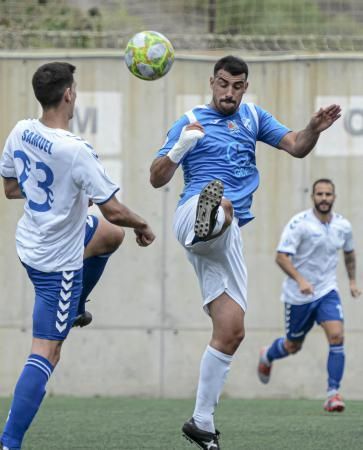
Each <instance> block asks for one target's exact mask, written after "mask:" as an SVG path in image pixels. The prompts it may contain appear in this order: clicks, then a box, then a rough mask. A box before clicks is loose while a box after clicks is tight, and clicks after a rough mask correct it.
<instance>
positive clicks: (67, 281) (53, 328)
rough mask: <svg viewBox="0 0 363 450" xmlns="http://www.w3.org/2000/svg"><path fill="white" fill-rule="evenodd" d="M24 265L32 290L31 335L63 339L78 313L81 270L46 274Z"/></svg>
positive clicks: (55, 339)
mask: <svg viewBox="0 0 363 450" xmlns="http://www.w3.org/2000/svg"><path fill="white" fill-rule="evenodd" d="M24 266H25V268H26V270H27V273H28V276H29V278H30V280H31V281H32V283H33V285H34V290H35V301H34V308H33V337H34V338H37V339H44V340H50V341H63V340H64V339H66V337H67V335H68V333H69V331H70V329H71V327H72V325H73V322H74V319H75V317H76V314H77V309H78V302H79V298H80V295H81V289H82V269H80V270H73V271H63V272H50V273H47V272H40V271H38V270H36V269H33V268H32V267H29V266H27V265H25V264H24Z"/></svg>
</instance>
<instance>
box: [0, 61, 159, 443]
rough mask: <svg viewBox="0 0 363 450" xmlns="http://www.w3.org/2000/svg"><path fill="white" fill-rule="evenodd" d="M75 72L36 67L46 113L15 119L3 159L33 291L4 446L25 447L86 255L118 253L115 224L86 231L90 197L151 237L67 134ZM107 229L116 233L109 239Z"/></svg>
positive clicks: (119, 221)
mask: <svg viewBox="0 0 363 450" xmlns="http://www.w3.org/2000/svg"><path fill="white" fill-rule="evenodd" d="M74 71H75V66H73V65H71V64H68V63H62V62H54V63H49V64H45V65H43V66H41V67H39V68H38V70H37V71H36V72H35V74H34V75H33V80H32V82H33V89H34V93H35V97H36V98H37V100H38V101H39V102H40V104H41V106H42V109H43V113H42V116H41V118H40V119H39V120H37V119H29V120H22V121H20V122H18V123H17V124H16V126H15V127H14V129H13V130H12V132H11V133H10V135H9V137H8V139H7V141H6V144H5V148H4V151H3V155H2V158H1V162H0V170H1V175H2V176H3V177H4V189H5V194H6V196H7V197H8V198H11V199H14V198H25V205H24V215H23V216H22V217H21V219H20V220H19V222H18V226H17V230H16V246H17V252H18V255H19V258H20V260H21V262H22V264H23V266H24V267H25V269H26V270H27V273H28V276H29V278H30V279H31V281H32V283H33V285H34V289H35V303H34V310H33V339H32V346H31V355H30V356H29V357H28V359H27V361H26V363H25V366H24V369H23V371H22V373H21V375H20V378H19V379H18V382H17V384H16V387H15V391H14V396H13V400H12V404H11V409H10V412H9V416H8V419H7V422H6V424H5V427H4V429H3V433H2V436H1V438H0V441H1V444H0V447H1V448H3V449H20V448H21V445H22V440H23V437H24V434H25V432H26V430H27V429H28V427H29V425H30V424H31V422H32V420H33V418H34V416H35V414H36V412H37V410H38V408H39V406H40V404H41V402H42V399H43V397H44V395H45V387H46V384H47V382H48V380H49V378H50V376H51V374H52V372H53V370H54V368H55V366H56V365H57V363H58V361H59V359H60V352H61V347H62V343H63V341H64V339H65V338H66V337H67V335H68V332H69V330H70V328H71V327H72V325H73V323H74V320H75V318H76V315H77V313H78V304H79V299H80V296H81V290H82V268H83V257H84V256H85V257H86V258H92V257H93V256H95V255H98V254H102V252H103V253H107V252H110V251H113V250H114V249H115V248H116V247H117V246H118V245H119V244H120V242H121V241H122V239H123V230H122V229H121V232H120V233H119V234H118V235H117V233H115V230H114V228H112V225H111V224H108V223H107V222H106V221H101V222H100V223H99V224H98V223H97V220H94V218H92V216H91V217H89V218H88V224H87V227H88V228H87V230H86V220H87V208H88V202H89V200H90V201H92V202H94V203H95V204H97V205H98V207H99V208H100V210H101V212H102V214H103V216H104V217H105V218H106V219H107V221H109V222H111V223H113V224H115V225H117V226H119V227H122V226H126V227H131V228H133V229H134V231H135V233H136V241H137V243H138V244H139V245H140V246H142V247H145V246H147V245H149V244H151V243H152V242H153V240H154V234H153V232H152V230H151V229H150V227H149V225H148V224H147V223H146V221H145V220H144V219H142V218H141V217H140V216H138V215H137V214H135V213H134V212H132V211H131V210H130V209H129V208H127V207H126V206H125V205H123V204H121V203H120V202H119V201H118V200H117V199H116V197H115V193H116V192H117V191H118V189H119V188H118V187H117V186H116V185H115V184H114V183H113V182H112V181H111V180H110V179H109V178H108V176H107V175H106V173H105V170H104V168H103V166H102V165H101V163H100V162H99V160H98V156H97V154H96V153H95V151H94V150H93V149H92V147H91V146H90V145H89V144H88V143H87V142H85V141H84V140H82V139H81V138H79V137H77V136H74V135H73V134H71V133H70V132H69V121H70V119H71V118H72V116H73V112H74V105H75V100H76V83H75V81H74V77H73V73H74ZM97 225H98V226H97ZM108 232H110V236H111V238H110V239H105V235H107V233H108ZM113 239H114V240H113ZM85 243H86V244H87V246H86V249H84V244H85Z"/></svg>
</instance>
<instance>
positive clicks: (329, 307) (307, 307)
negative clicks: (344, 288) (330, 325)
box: [285, 291, 344, 341]
mask: <svg viewBox="0 0 363 450" xmlns="http://www.w3.org/2000/svg"><path fill="white" fill-rule="evenodd" d="M332 320H340V321H343V320H344V317H343V308H342V304H341V302H340V297H339V294H338V292H336V291H330V292H328V293H327V294H326V295H324V296H323V297H321V298H319V299H318V300H315V301H314V302H311V303H305V304H303V305H290V304H289V303H285V330H286V337H287V339H288V340H289V341H303V340H304V339H305V336H306V335H307V333H308V332H309V331H310V330H311V328H312V327H313V325H314V323H315V322H316V323H317V324H318V325H319V324H321V323H322V322H327V321H332Z"/></svg>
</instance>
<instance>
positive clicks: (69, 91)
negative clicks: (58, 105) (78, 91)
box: [63, 87, 72, 103]
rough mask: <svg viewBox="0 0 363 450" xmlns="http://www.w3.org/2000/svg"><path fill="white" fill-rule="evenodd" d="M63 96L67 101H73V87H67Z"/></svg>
mask: <svg viewBox="0 0 363 450" xmlns="http://www.w3.org/2000/svg"><path fill="white" fill-rule="evenodd" d="M63 98H64V100H65V102H66V103H71V101H72V89H71V88H70V87H67V89H66V90H65V91H64V94H63Z"/></svg>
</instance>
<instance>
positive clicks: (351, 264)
mask: <svg viewBox="0 0 363 450" xmlns="http://www.w3.org/2000/svg"><path fill="white" fill-rule="evenodd" d="M344 263H345V268H346V269H347V274H348V278H349V288H350V293H351V295H352V297H359V296H360V294H361V291H360V289H358V288H357V285H356V281H355V265H356V264H355V252H354V250H353V251H351V252H344Z"/></svg>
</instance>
